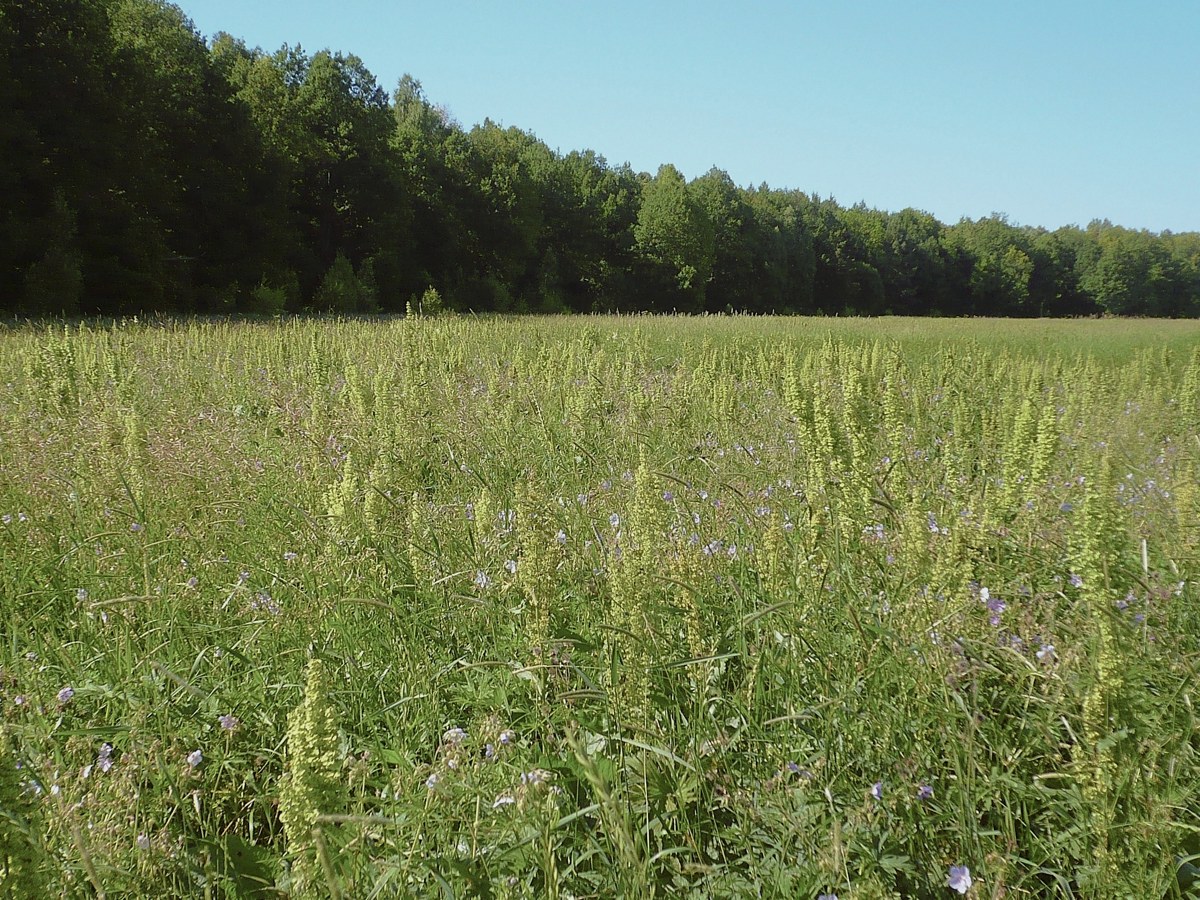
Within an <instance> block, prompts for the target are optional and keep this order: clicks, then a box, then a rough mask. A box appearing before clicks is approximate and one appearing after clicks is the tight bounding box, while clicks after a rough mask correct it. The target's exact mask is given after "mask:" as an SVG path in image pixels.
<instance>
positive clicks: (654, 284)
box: [633, 163, 715, 312]
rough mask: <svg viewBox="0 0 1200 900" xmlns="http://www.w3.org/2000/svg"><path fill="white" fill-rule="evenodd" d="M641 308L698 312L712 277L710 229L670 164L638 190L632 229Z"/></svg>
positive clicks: (689, 192) (700, 207)
mask: <svg viewBox="0 0 1200 900" xmlns="http://www.w3.org/2000/svg"><path fill="white" fill-rule="evenodd" d="M633 236H634V240H635V242H636V247H637V252H638V257H639V259H640V261H641V264H642V265H641V267H640V271H639V274H640V276H641V278H642V279H643V283H642V284H641V289H642V290H643V291H644V293H643V295H642V299H643V302H644V303H646V305H647V306H648V307H649V308H651V309H659V310H670V309H678V310H679V311H680V312H698V311H700V310H703V309H704V293H705V288H706V287H707V284H708V279H709V275H710V274H711V272H712V265H713V253H714V244H715V237H714V233H713V225H712V222H711V221H710V219H709V218H708V215H707V213H706V212H705V210H704V208H703V206H701V205H700V203H699V202H698V201H697V199H696V198H695V196H694V195H693V193H692V191H690V190H689V189H688V184H687V182H686V181H685V180H684V177H683V174H682V173H681V172H680V171H679V170H678V169H676V168H675V167H674V166H672V165H670V164H669V163H668V164H666V165H663V166H660V167H659V170H658V174H657V175H655V177H654V178H653V179H651V180H650V181H648V182H647V183H646V185H645V186H644V188H643V189H642V205H641V208H640V209H639V210H638V217H637V224H636V225H634V227H633Z"/></svg>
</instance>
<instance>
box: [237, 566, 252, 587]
mask: <svg viewBox="0 0 1200 900" xmlns="http://www.w3.org/2000/svg"><path fill="white" fill-rule="evenodd" d="M249 580H250V573H249V572H247V571H246V570H245V569H243V570H242V571H240V572H238V584H245V583H246V582H247V581H249Z"/></svg>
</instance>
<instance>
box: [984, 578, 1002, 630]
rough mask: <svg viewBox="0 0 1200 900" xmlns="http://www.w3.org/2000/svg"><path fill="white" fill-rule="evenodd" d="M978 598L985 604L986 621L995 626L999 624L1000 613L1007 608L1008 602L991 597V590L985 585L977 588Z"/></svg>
mask: <svg viewBox="0 0 1200 900" xmlns="http://www.w3.org/2000/svg"><path fill="white" fill-rule="evenodd" d="M979 599H980V600H982V601H983V603H984V605H985V606H987V611H988V622H989V624H991V626H992V627H993V628H995V627H996V626H998V625H999V624H1000V615H1001V613H1003V612H1004V611H1005V610H1006V609H1008V604H1006V603H1005V602H1004V601H1003V600H1001V599H1000V598H999V597H993V596H992V592H991V591H989V590H988V589H987V588H985V587H981V588H980V589H979Z"/></svg>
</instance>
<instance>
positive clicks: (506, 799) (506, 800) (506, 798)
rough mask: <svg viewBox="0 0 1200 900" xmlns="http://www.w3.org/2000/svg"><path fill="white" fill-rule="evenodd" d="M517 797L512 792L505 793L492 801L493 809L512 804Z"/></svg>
mask: <svg viewBox="0 0 1200 900" xmlns="http://www.w3.org/2000/svg"><path fill="white" fill-rule="evenodd" d="M516 802H517V799H516V797H514V796H513V795H512V794H509V793H504V794H501V795H500V796H499V797H497V798H496V799H495V800H494V801H492V809H500V808H501V807H502V806H512V804H514V803H516Z"/></svg>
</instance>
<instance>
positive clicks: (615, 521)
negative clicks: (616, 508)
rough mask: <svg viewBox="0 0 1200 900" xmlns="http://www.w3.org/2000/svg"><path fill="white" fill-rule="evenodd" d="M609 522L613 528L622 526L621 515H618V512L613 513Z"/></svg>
mask: <svg viewBox="0 0 1200 900" xmlns="http://www.w3.org/2000/svg"><path fill="white" fill-rule="evenodd" d="M608 524H609V525H611V526H612V527H613V528H620V527H621V517H620V516H619V515H617V514H616V513H613V514H612V515H611V516H609V517H608Z"/></svg>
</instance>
